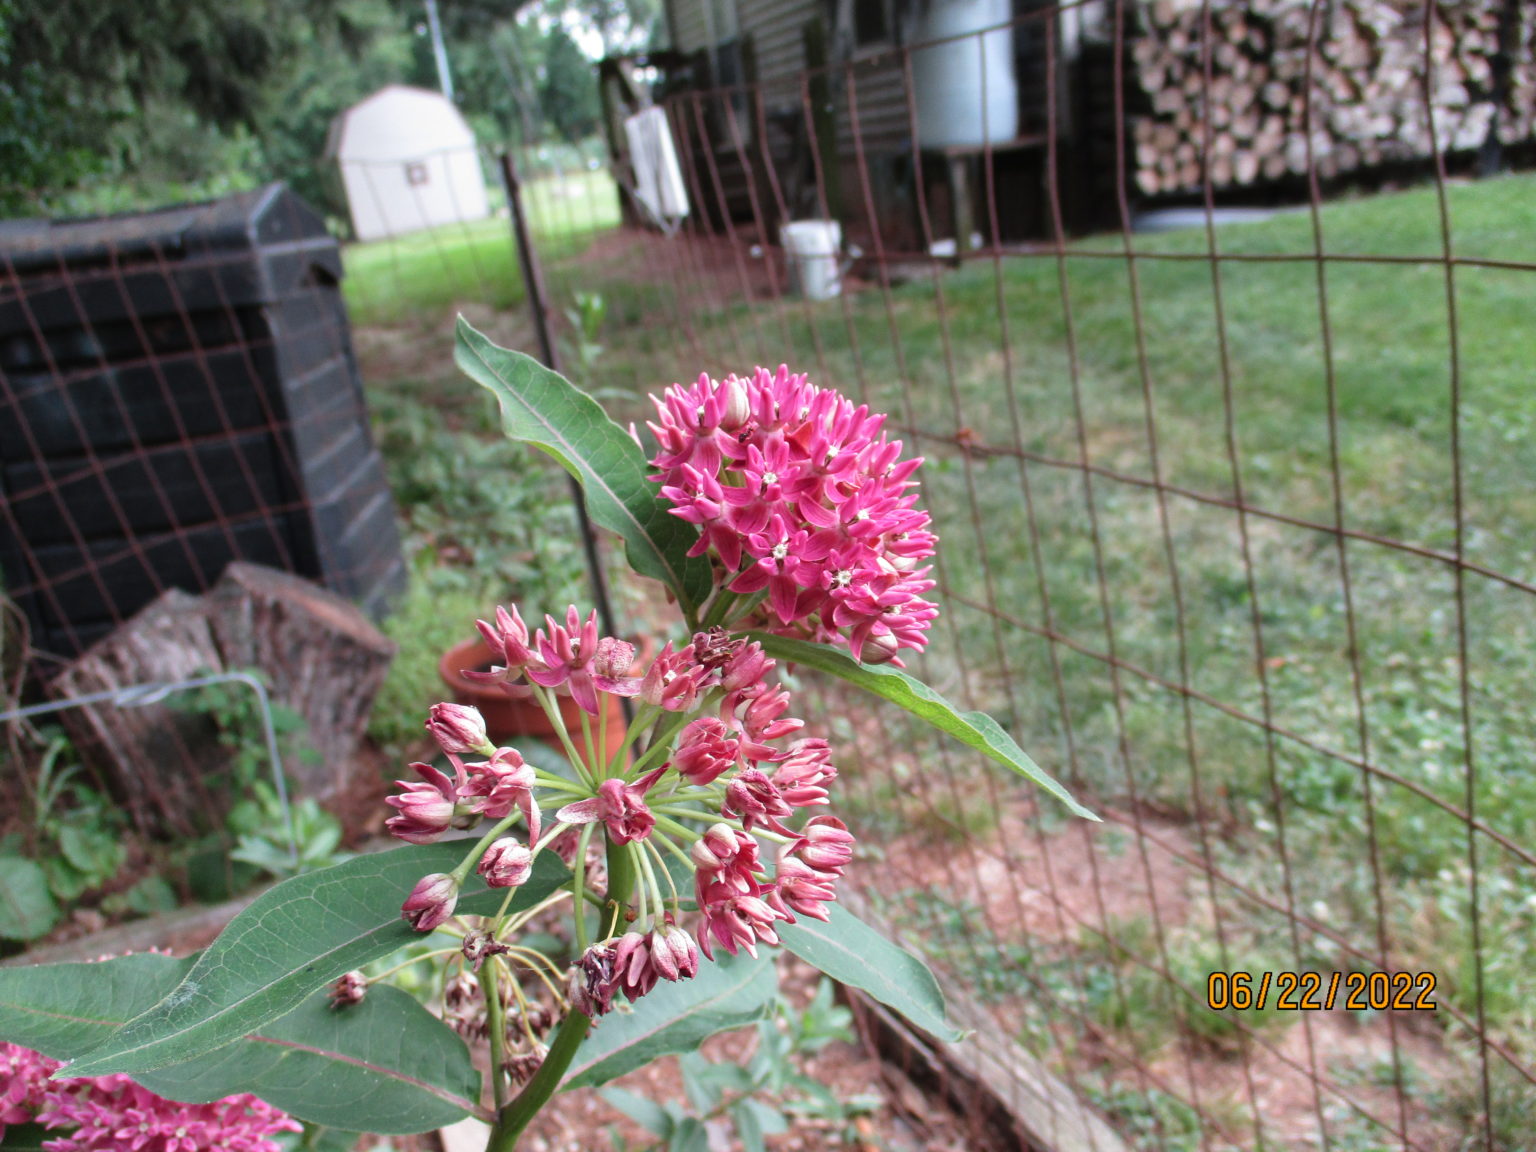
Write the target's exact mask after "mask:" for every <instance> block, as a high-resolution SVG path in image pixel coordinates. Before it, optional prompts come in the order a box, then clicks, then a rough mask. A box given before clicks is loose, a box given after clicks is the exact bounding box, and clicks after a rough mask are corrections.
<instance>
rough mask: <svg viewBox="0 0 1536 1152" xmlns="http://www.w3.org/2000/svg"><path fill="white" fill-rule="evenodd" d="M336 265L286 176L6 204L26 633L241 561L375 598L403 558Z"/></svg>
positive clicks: (3, 234) (383, 593)
mask: <svg viewBox="0 0 1536 1152" xmlns="http://www.w3.org/2000/svg"><path fill="white" fill-rule="evenodd" d="M340 279H341V257H340V253H339V252H338V250H337V247H336V242H335V241H334V240H333V239H332V238H331V237H330V235H329V234H328V233H327V232H326V230H325V225H324V223H323V221H322V220H321V219H320V217H319V216H318V215H317V214H316V213H315V212H314V210H313V209H311V208H310V207H309V206H308V205H307V204H305V203H304V201H302V200H301V199H299V197H297V196H295V195H294V194H293V193H292V192H291V191H290V190H289V189H288V188H287V187H286V186H285V185H282V184H272V185H269V186H267V187H265V188H262V189H260V190H259V191H255V192H248V193H243V194H241V195H238V196H230V197H228V198H226V199H223V200H218V201H214V202H213V203H209V204H196V205H191V206H188V207H178V208H169V209H165V210H163V211H158V212H149V213H143V214H137V215H131V216H112V217H104V218H101V219H93V220H79V221H59V222H49V221H32V220H22V221H8V222H0V573H3V581H4V586H5V591H6V593H7V595H9V596H10V597H11V599H12V600H14V601H15V602H16V603H17V604H18V605H19V606H20V607H21V609H22V610H23V611H24V612H25V613H26V616H27V619H28V621H29V622H30V624H31V628H32V639H33V644H34V645H35V646H36V647H38V648H40V649H43V650H44V651H48V652H52V653H56V654H58V655H60V656H64V657H73V656H75V655H77V654H78V653H79V652H80V651H81V650H83V649H84V648H85V647H86V646H87V645H89V644H90V643H91V642H92V641H94V640H96V639H97V638H99V637H100V636H102V635H104V634H105V633H107V632H108V631H110V630H111V629H112V628H113V627H114V626H116V625H117V624H120V623H122V622H123V621H124V620H126V619H128V618H129V617H130V616H132V615H133V614H134V613H135V612H136V611H138V609H140V608H142V607H143V606H144V605H145V604H146V603H148V602H149V601H150V600H152V599H154V597H155V596H157V595H158V594H159V593H161V592H163V591H164V590H165V589H167V588H170V587H178V588H182V589H185V590H187V591H190V592H200V591H203V590H205V589H207V588H209V587H210V586H211V585H212V584H213V583H214V582H215V581H216V580H217V579H218V578H219V575H220V573H222V572H223V570H224V566H225V565H226V564H227V563H229V561H231V560H236V559H239V560H250V561H254V562H256V563H260V564H269V565H271V566H273V567H276V568H282V569H284V570H286V571H289V572H294V573H297V574H298V575H301V576H307V577H310V578H311V579H314V580H317V581H319V582H321V583H322V584H324V585H325V586H326V587H328V588H330V589H332V590H333V591H336V592H338V593H340V594H341V595H343V596H346V597H348V598H350V599H353V600H355V601H357V602H359V603H360V604H362V605H363V607H364V608H365V609H367V610H368V611H369V612H371V613H372V614H373V615H374V616H375V617H377V616H379V615H380V614H381V613H382V612H383V610H384V608H385V606H386V602H387V601H388V599H389V598H390V597H391V596H392V595H393V594H394V593H395V592H396V591H397V590H399V589H400V588H401V587H402V586H403V585H404V581H405V569H404V565H403V562H402V560H401V556H400V541H399V536H398V534H397V532H396V529H395V521H394V508H393V504H392V501H391V500H390V495H389V490H388V487H387V486H386V484H385V480H384V471H383V467H382V464H381V461H380V459H379V454H378V451H377V450H376V449H375V448H374V446H373V440H372V437H371V436H370V434H369V431H368V419H367V413H366V411H365V408H364V404H363V393H362V385H361V382H360V380H359V379H358V373H357V362H356V358H355V356H354V355H353V352H352V338H351V333H350V331H349V328H348V325H347V316H346V310H345V308H344V307H343V304H342V299H341V292H340V289H339V287H338V285H339V282H340Z"/></svg>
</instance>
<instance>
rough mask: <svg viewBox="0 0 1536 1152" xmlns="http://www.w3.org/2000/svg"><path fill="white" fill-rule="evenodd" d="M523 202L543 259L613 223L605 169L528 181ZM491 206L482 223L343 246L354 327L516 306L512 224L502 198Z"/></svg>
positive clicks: (518, 289)
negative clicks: (468, 308) (469, 308)
mask: <svg viewBox="0 0 1536 1152" xmlns="http://www.w3.org/2000/svg"><path fill="white" fill-rule="evenodd" d="M523 202H524V207H525V210H526V211H527V213H528V225H529V228H530V230H531V231H532V232H533V235H534V237H535V242H536V244H537V246H538V251H539V255H540V257H541V258H542V259H544V260H558V259H560V258H561V257H562V256H566V255H570V254H571V253H574V252H579V251H581V250H582V249H584V248H585V247H586V246H587V245H588V244H589V243H590V242H591V241H592V239H593V237H595V236H597V235H598V234H600V233H602V232H605V231H608V230H611V229H612V228H614V227H616V226H617V224H618V222H619V207H618V198H617V194H616V192H615V190H614V184H613V181H612V179H611V178H610V177H609V175H608V173H607V172H606V171H596V172H590V171H579V172H574V173H568V174H566V175H564V176H560V177H546V178H543V179H539V180H530V181H529V182H528V183H527V184H525V185H524V186H523ZM493 204H495V205H498V206H499V210H498V211H497V212H496V213H495V214H494V215H492V216H491V217H490V218H488V219H485V220H474V221H470V222H467V223H463V224H446V225H443V226H442V227H439V228H433V229H429V230H427V231H424V232H413V233H411V234H409V235H407V236H401V237H396V238H394V239H389V240H375V241H371V242H369V243H364V244H350V245H348V246H347V248H346V250H345V255H344V259H345V266H346V279H345V281H344V282H343V289H344V292H345V295H346V300H347V308H348V311H349V313H350V315H351V317H352V321H353V323H355V324H359V325H382V326H391V327H392V326H398V325H400V324H402V323H406V322H425V323H428V324H433V323H437V322H438V321H440V320H441V318H442V317H443V316H444V315H448V314H451V312H452V311H453V309H454V307H455V306H456V305H458V304H462V303H464V302H469V301H473V302H475V303H477V304H480V305H482V306H485V307H490V308H495V309H497V310H505V309H509V308H513V307H515V306H516V305H518V304H519V303H521V301H522V299H523V281H522V273H521V271H520V270H519V268H518V263H517V250H516V248H515V247H514V245H513V241H512V225H511V222H510V220H509V219H508V218H507V217H506V214H505V211H504V200H503V199H502V198H501V197H500V196H497V197H495V198H494V199H493Z"/></svg>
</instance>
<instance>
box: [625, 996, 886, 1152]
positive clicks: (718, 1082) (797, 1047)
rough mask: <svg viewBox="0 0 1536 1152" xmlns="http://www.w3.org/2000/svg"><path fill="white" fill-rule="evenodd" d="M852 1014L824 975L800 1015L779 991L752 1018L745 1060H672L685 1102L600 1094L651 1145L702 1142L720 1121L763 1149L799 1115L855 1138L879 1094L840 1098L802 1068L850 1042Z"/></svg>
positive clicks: (676, 1148)
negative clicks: (764, 1013) (767, 1008)
mask: <svg viewBox="0 0 1536 1152" xmlns="http://www.w3.org/2000/svg"><path fill="white" fill-rule="evenodd" d="M851 1021H852V1015H851V1014H850V1013H849V1011H848V1010H847V1009H846V1008H842V1007H840V1006H838V1005H836V1004H834V1003H833V1001H832V983H831V981H829V980H826V979H823V980H822V981H821V982H820V983H819V984H818V985H817V988H816V994H815V996H814V997H813V998H812V1000H811V1002H810V1004H808V1005H807V1006H806V1008H805V1010H804V1011H803V1012H797V1011H796V1010H795V1009H794V1007H793V1006H792V1005H790V1004H789V1002H788V1001H786V1000H785V999H784V998H783V997H782V996H780V997H778V998H777V999H776V1000H775V1001H774V1004H773V1011H772V1014H771V1015H770V1016H769V1017H767V1018H766V1019H763V1020H760V1021H758V1023H757V1029H756V1037H755V1041H756V1043H755V1046H754V1048H753V1050H752V1054H751V1056H750V1057H749V1058H748V1059H747V1061H746V1062H745V1063H743V1064H737V1063H733V1062H729V1061H712V1060H709V1059H708V1058H706V1057H705V1056H703V1055H702V1054H701V1053H699V1052H697V1051H688V1052H685V1053H684V1054H683V1055H682V1056H681V1057H680V1058H679V1060H678V1067H679V1069H680V1071H681V1072H682V1077H683V1091H684V1094H685V1095H686V1097H687V1107H686V1108H684V1107H683V1106H681V1105H679V1104H676V1103H665V1104H662V1103H657V1102H656V1101H653V1100H647V1099H645V1098H644V1097H641V1096H637V1095H635V1094H634V1093H633V1092H629V1091H627V1090H625V1089H623V1088H617V1087H610V1088H604V1089H603V1090H602V1091H601V1095H602V1097H603V1098H604V1099H605V1100H607V1101H608V1103H609V1104H611V1105H613V1106H614V1107H615V1108H617V1109H618V1110H619V1111H621V1112H623V1113H624V1114H625V1115H626V1116H628V1117H629V1118H630V1119H631V1120H633V1121H635V1122H636V1123H637V1124H639V1125H640V1126H641V1127H643V1128H645V1129H646V1130H647V1131H648V1132H650V1133H651V1134H652V1135H654V1136H656V1137H657V1138H658V1139H659V1140H660V1141H661V1143H659V1144H657V1145H655V1146H654V1148H655V1149H657V1150H658V1152H659V1150H661V1149H665V1150H666V1152H681V1150H685V1149H693V1148H695V1147H699V1148H702V1147H704V1146H705V1145H703V1144H701V1143H700V1141H701V1140H703V1138H704V1133H705V1128H704V1125H705V1124H706V1123H708V1122H709V1121H711V1120H716V1119H720V1118H723V1119H725V1120H726V1121H728V1122H729V1123H730V1125H731V1126H732V1127H733V1128H734V1129H735V1134H736V1138H737V1139H738V1140H739V1141H740V1142H741V1146H742V1148H743V1149H745V1150H746V1152H763V1149H764V1148H765V1147H766V1145H765V1143H764V1138H765V1137H767V1136H776V1135H780V1134H782V1133H785V1132H788V1131H789V1130H790V1128H791V1126H792V1125H793V1124H794V1122H795V1120H796V1119H797V1118H802V1117H815V1118H817V1119H819V1120H821V1121H823V1122H827V1121H830V1122H831V1128H830V1131H827V1130H826V1129H825V1128H823V1130H822V1133H823V1135H824V1136H830V1137H831V1139H832V1140H834V1141H836V1143H838V1144H842V1143H844V1142H848V1143H853V1142H856V1141H858V1140H859V1136H858V1133H857V1131H856V1130H855V1129H853V1127H852V1124H851V1122H852V1120H853V1119H854V1117H856V1116H860V1115H864V1114H866V1113H868V1112H871V1111H873V1110H874V1109H875V1108H877V1107H879V1104H880V1100H879V1098H878V1097H868V1096H859V1097H854V1098H853V1099H850V1100H839V1099H838V1098H837V1097H836V1095H834V1094H833V1093H832V1092H831V1091H830V1090H828V1088H827V1087H826V1085H824V1084H822V1083H821V1082H820V1081H818V1080H816V1079H815V1078H813V1077H811V1076H809V1075H807V1074H806V1073H805V1072H804V1071H802V1070H801V1065H802V1063H803V1060H804V1058H805V1057H807V1056H811V1055H814V1054H815V1053H817V1052H819V1051H821V1050H822V1049H823V1048H825V1047H826V1046H827V1045H828V1044H831V1043H833V1042H840V1043H845V1044H848V1043H852V1042H853V1032H852V1030H851V1028H850V1027H849V1025H850V1023H851Z"/></svg>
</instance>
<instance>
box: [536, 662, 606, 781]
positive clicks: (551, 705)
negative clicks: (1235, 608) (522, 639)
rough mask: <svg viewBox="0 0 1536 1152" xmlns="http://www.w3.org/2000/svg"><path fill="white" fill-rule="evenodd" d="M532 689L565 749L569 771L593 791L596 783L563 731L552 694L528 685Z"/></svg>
mask: <svg viewBox="0 0 1536 1152" xmlns="http://www.w3.org/2000/svg"><path fill="white" fill-rule="evenodd" d="M529 687H531V688H532V689H533V698H534V699H535V700H537V701H538V702H539V707H540V708H542V709H544V715H546V716H548V717H549V723H550V726H551V727H552V728H554V730H555V733H556V735H558V736H559V737H560V744H561V747H563V748H564V749H565V755H566V758H567V759H568V760H569V761H570V762H571V769H572V771H574V772H575V773H576V775H577V776H578V777H579V778H580V779H581V782H582V783H583V784H585V785H586V786H587V787H588V788H593V789H595V788H596V787H597V782H596V781H595V780H593V779H592V774H591V773H590V772H588V771H587V766H586V764H585V763H584V762H583V761H582V758H581V753H580V752H578V751H576V745H575V744H572V743H571V734H570V733H569V732H567V731H566V730H565V717H563V716H561V715H560V708H559V705H558V704H556V703H555V697H554V694H553V693H551V692H548V691H546V690H545V689H543V688H541V687H540V686H539V685H537V684H531V685H529Z"/></svg>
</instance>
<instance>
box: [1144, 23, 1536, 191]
mask: <svg viewBox="0 0 1536 1152" xmlns="http://www.w3.org/2000/svg"><path fill="white" fill-rule="evenodd" d="M1137 12H1138V18H1139V21H1138V22H1139V27H1137V28H1136V29H1135V32H1134V35H1133V36H1128V40H1129V52H1128V53H1127V59H1126V65H1125V67H1126V83H1127V96H1126V107H1127V111H1128V113H1132V114H1133V119H1132V124H1133V127H1132V142H1131V146H1132V156H1131V158H1130V163H1131V171H1132V172H1133V174H1134V179H1135V183H1136V186H1137V187H1138V188H1139V189H1140V190H1141V191H1142V192H1143V193H1144V194H1146V195H1149V196H1158V195H1164V194H1168V193H1180V192H1191V191H1195V190H1198V189H1200V188H1202V187H1204V186H1205V183H1206V181H1207V179H1209V181H1210V183H1211V185H1212V186H1214V187H1216V188H1240V187H1244V186H1251V185H1258V184H1263V183H1271V182H1275V181H1280V180H1285V179H1290V178H1296V177H1301V176H1305V175H1306V174H1307V173H1308V171H1309V168H1311V167H1314V166H1315V168H1316V171H1317V174H1318V175H1319V176H1321V177H1322V178H1324V179H1332V178H1334V177H1337V176H1341V175H1344V174H1346V173H1349V172H1353V171H1357V170H1362V169H1368V168H1373V167H1376V166H1378V165H1382V164H1392V163H1402V162H1413V161H1421V160H1425V159H1428V158H1430V157H1432V156H1433V155H1435V153H1436V152H1437V151H1438V152H1440V153H1458V152H1459V153H1467V152H1473V151H1476V150H1478V149H1480V148H1482V147H1483V146H1484V145H1485V144H1486V143H1488V142H1489V141H1490V139H1496V140H1497V142H1498V143H1500V144H1502V145H1505V146H1508V145H1513V144H1518V143H1524V142H1527V141H1530V140H1531V139H1532V138H1533V136H1536V5H1532V4H1520V3H1514V2H1512V0H1461V2H1459V3H1455V4H1435V5H1432V6H1431V9H1430V12H1429V18H1428V28H1427V37H1426V24H1425V7H1424V4H1423V3H1419V2H1411V0H1331V2H1330V0H1241V2H1239V0H1209V2H1208V3H1207V2H1206V0H1149V2H1147V3H1143V4H1141V5H1140V6H1139V7H1138V9H1137ZM1426 41H1427V42H1426ZM1138 92H1139V96H1138V95H1137V93H1138ZM1138 107H1140V108H1141V109H1142V110H1143V111H1142V113H1141V114H1140V115H1134V113H1135V110H1136V109H1137V108H1138Z"/></svg>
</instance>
